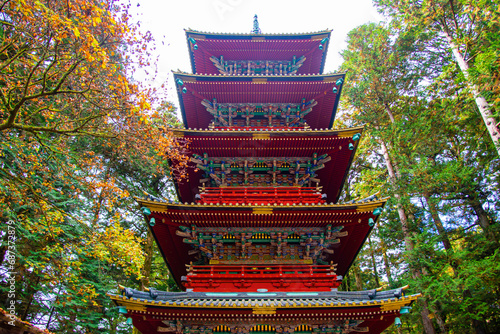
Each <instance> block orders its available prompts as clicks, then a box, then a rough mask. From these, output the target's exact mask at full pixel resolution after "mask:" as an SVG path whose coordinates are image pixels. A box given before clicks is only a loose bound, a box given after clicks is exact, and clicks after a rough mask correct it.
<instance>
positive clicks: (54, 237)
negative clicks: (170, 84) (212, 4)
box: [0, 0, 185, 332]
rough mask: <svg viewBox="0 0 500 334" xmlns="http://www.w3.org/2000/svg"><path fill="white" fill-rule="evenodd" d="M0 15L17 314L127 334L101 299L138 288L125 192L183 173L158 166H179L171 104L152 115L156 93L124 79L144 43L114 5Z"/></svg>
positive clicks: (140, 258)
mask: <svg viewBox="0 0 500 334" xmlns="http://www.w3.org/2000/svg"><path fill="white" fill-rule="evenodd" d="M0 14H1V15H0V19H1V20H0V73H1V75H0V149H1V154H0V213H1V217H2V220H3V221H10V222H11V226H15V231H16V237H17V252H16V262H15V265H14V268H15V270H14V271H15V272H17V274H16V286H17V291H18V295H17V299H18V300H20V301H21V303H20V304H19V305H18V307H17V310H18V312H19V316H20V317H21V318H22V319H23V320H25V319H29V320H30V321H31V322H33V323H35V324H41V325H44V326H47V327H49V328H50V329H51V330H53V331H59V332H64V331H68V332H98V331H101V330H104V331H121V330H124V328H122V327H120V326H118V324H117V321H118V320H117V319H119V318H118V314H117V312H116V310H115V309H114V308H113V306H112V305H111V302H110V301H109V299H108V298H107V297H106V296H105V293H106V292H108V291H109V290H110V289H112V288H114V287H116V283H124V282H127V283H129V284H131V285H132V284H137V282H138V280H140V279H141V275H142V266H143V263H144V258H145V256H144V250H143V244H142V240H141V239H140V238H139V237H138V235H140V234H141V232H143V231H144V229H143V228H136V226H134V225H133V224H130V222H129V221H128V220H127V218H128V217H127V215H126V214H125V213H124V212H125V208H127V209H128V208H130V207H132V203H133V198H131V197H130V194H133V195H144V194H145V193H147V191H148V188H147V187H146V186H144V184H145V183H147V182H149V181H151V180H155V179H161V180H162V181H161V182H165V181H163V179H168V178H169V177H170V175H169V174H170V173H176V174H178V175H180V177H182V176H183V175H184V174H183V173H184V171H183V170H182V168H181V169H180V170H176V171H173V170H171V169H168V168H167V167H166V166H167V165H166V163H165V162H166V160H168V159H178V160H181V162H182V161H185V158H184V157H183V155H182V150H183V145H182V144H181V143H179V142H178V141H174V140H173V136H172V134H171V131H170V130H169V127H168V126H167V125H168V124H169V122H170V121H171V119H172V117H171V112H172V111H173V107H172V106H171V105H169V104H164V105H163V108H162V109H158V110H153V109H152V108H151V106H152V105H154V104H155V103H156V100H155V99H156V97H155V92H154V91H153V90H152V89H148V88H147V87H141V86H140V85H139V84H137V83H135V82H133V80H131V79H130V78H131V76H132V74H133V71H134V70H135V69H137V68H140V66H142V65H146V64H148V62H149V58H148V52H149V51H148V50H149V48H150V42H151V39H150V38H149V36H148V35H147V34H146V35H140V34H139V33H138V31H136V30H135V29H134V28H133V27H132V25H130V24H129V16H128V14H127V6H125V5H122V4H119V3H118V2H115V1H111V0H106V1H97V0H76V1H52V0H47V1H35V0H26V1H24V0H23V1H21V0H10V1H8V0H6V1H2V2H1V4H0ZM181 164H182V163H181ZM126 170H130V171H134V172H139V171H141V172H145V173H147V174H146V176H145V177H144V178H143V179H142V180H139V179H138V178H137V177H136V175H133V174H131V173H127V172H125V171H126ZM134 178H135V179H134ZM144 179H147V181H144ZM141 182H142V183H141ZM136 212H137V210H135V212H134V213H133V214H135V215H137V213H136ZM139 217H140V215H139ZM6 232H7V225H5V224H2V226H1V234H0V235H1V236H2V238H4V237H5V236H6V235H7V234H6ZM0 251H1V254H0V258H1V259H2V263H0V265H1V267H0V269H1V270H2V272H5V271H6V269H7V267H6V265H7V264H8V263H7V262H6V259H5V255H6V254H7V248H6V247H5V244H2V247H1V248H0ZM3 278H5V276H3ZM6 291H7V288H6V286H5V284H3V285H2V287H1V289H0V294H1V295H2V297H5V298H2V300H5V302H8V299H7V294H6Z"/></svg>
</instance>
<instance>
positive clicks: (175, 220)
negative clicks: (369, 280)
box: [137, 199, 386, 286]
mask: <svg viewBox="0 0 500 334" xmlns="http://www.w3.org/2000/svg"><path fill="white" fill-rule="evenodd" d="M137 202H138V203H139V204H140V205H141V206H143V207H147V208H149V209H150V210H151V214H150V215H149V218H148V219H151V218H155V222H156V224H155V225H154V226H153V227H150V228H151V231H152V233H153V235H154V237H155V239H156V243H157V244H158V247H159V248H160V251H161V253H162V255H163V257H164V259H165V262H166V263H167V265H168V267H169V269H170V272H171V273H172V276H173V278H174V279H175V281H176V282H177V284H178V285H179V286H181V284H180V282H181V276H183V275H186V268H185V265H186V264H189V263H190V262H191V261H195V258H194V256H192V255H189V254H188V252H189V251H190V250H192V247H191V246H190V245H188V244H185V243H184V242H183V238H182V237H179V236H177V235H176V231H177V230H178V229H179V227H180V226H191V225H195V226H197V227H214V228H217V227H256V228H257V227H258V228H266V227H273V228H275V227H326V226H327V225H331V226H332V227H337V226H342V227H343V228H342V232H347V235H346V236H344V237H342V238H340V242H339V243H338V244H336V245H334V246H333V250H334V252H333V254H329V255H328V256H327V258H326V259H325V262H328V263H329V262H333V263H334V264H338V265H337V270H336V273H337V274H338V275H341V276H344V275H345V274H346V273H347V271H348V269H349V267H350V266H351V264H352V261H354V258H355V257H356V255H357V254H358V252H359V251H360V249H361V247H362V246H363V243H364V242H365V240H366V238H367V237H368V234H369V233H370V231H371V230H372V228H373V226H370V224H369V223H368V220H369V218H372V219H374V221H376V220H377V218H378V217H379V216H375V215H374V214H373V211H374V210H375V209H376V208H382V207H383V206H384V204H385V202H386V200H385V199H384V200H374V201H368V202H366V201H365V202H363V203H350V204H341V205H338V204H321V205H300V204H299V205H279V206H278V205H272V206H269V205H207V204H203V205H200V204H176V203H166V202H159V201H151V200H144V199H137ZM372 225H373V224H372Z"/></svg>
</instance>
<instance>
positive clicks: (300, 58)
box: [186, 29, 331, 75]
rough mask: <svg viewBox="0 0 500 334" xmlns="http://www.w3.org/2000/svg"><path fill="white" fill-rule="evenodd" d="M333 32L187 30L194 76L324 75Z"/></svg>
mask: <svg viewBox="0 0 500 334" xmlns="http://www.w3.org/2000/svg"><path fill="white" fill-rule="evenodd" d="M330 33H331V30H324V31H320V32H314V33H305V34H262V33H260V31H259V30H258V29H257V30H255V29H254V32H253V33H249V34H222V33H206V32H199V31H195V30H186V38H187V42H188V47H189V55H190V58H191V67H192V70H193V73H195V74H212V75H213V74H221V75H294V74H321V73H323V68H324V66H325V58H326V53H327V50H328V47H327V46H328V41H329V39H330Z"/></svg>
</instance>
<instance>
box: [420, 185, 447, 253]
mask: <svg viewBox="0 0 500 334" xmlns="http://www.w3.org/2000/svg"><path fill="white" fill-rule="evenodd" d="M423 195H424V198H425V201H426V202H427V206H428V207H429V211H430V213H431V216H432V220H434V225H435V226H436V229H437V230H438V233H439V236H440V237H441V242H442V243H443V247H444V249H446V252H447V253H449V254H448V255H451V254H453V248H452V246H451V242H450V238H448V233H447V232H446V230H445V229H444V227H443V223H442V222H441V218H440V217H439V213H438V210H437V208H436V205H435V204H434V202H433V201H432V199H431V197H430V194H429V193H428V192H424V194H423Z"/></svg>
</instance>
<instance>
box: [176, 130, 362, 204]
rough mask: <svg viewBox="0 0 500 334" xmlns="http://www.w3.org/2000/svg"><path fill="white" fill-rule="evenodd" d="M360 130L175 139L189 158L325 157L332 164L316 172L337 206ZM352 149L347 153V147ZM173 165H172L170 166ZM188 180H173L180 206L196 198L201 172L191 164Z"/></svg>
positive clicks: (186, 134) (195, 134)
mask: <svg viewBox="0 0 500 334" xmlns="http://www.w3.org/2000/svg"><path fill="white" fill-rule="evenodd" d="M362 131H363V127H353V128H349V129H342V130H319V131H313V130H277V129H276V130H273V129H272V128H271V129H269V130H265V131H250V130H248V131H246V130H236V129H235V130H234V131H231V130H206V131H202V130H174V135H175V136H177V137H182V138H184V139H185V140H187V141H189V150H190V151H191V154H198V155H203V154H204V153H207V154H208V156H209V157H310V156H312V155H313V154H314V153H317V154H318V155H322V154H328V155H329V156H330V157H331V161H330V162H327V163H325V168H323V169H320V170H318V171H317V175H318V176H317V177H318V178H319V179H320V180H321V182H320V185H321V186H322V187H323V193H325V194H326V195H327V200H328V201H329V202H333V203H336V202H337V201H338V199H339V197H340V193H341V190H342V187H343V185H344V182H345V180H346V178H347V175H348V173H349V168H350V166H351V162H352V160H353V158H354V154H355V153H356V149H357V145H358V143H359V140H357V141H354V140H353V138H352V137H353V135H355V134H356V133H362ZM350 143H352V144H353V145H354V149H353V150H349V144H350ZM172 163H175V162H172ZM187 173H188V177H187V180H188V181H186V180H180V181H179V180H176V182H175V186H176V190H177V194H178V196H179V198H180V200H181V201H183V202H194V198H195V196H196V194H198V186H199V185H201V184H200V183H199V180H200V179H201V178H202V176H203V173H202V172H201V171H198V172H196V171H195V169H194V163H190V167H188V168H187Z"/></svg>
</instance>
